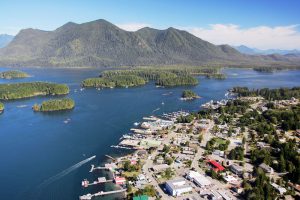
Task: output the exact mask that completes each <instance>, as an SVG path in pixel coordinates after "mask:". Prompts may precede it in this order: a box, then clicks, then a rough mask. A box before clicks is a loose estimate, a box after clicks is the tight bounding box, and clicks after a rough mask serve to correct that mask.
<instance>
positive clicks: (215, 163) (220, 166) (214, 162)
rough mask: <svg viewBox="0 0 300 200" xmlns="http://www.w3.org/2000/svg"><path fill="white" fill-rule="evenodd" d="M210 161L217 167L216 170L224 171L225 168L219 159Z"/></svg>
mask: <svg viewBox="0 0 300 200" xmlns="http://www.w3.org/2000/svg"><path fill="white" fill-rule="evenodd" d="M209 163H210V164H211V165H212V166H214V167H215V169H216V170H218V171H223V170H224V169H225V168H224V167H223V166H222V165H221V164H220V163H218V162H217V161H214V160H210V161H209Z"/></svg>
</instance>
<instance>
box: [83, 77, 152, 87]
mask: <svg viewBox="0 0 300 200" xmlns="http://www.w3.org/2000/svg"><path fill="white" fill-rule="evenodd" d="M145 84H146V81H145V80H144V79H143V78H141V77H139V76H136V75H115V76H112V77H97V78H88V79H85V80H84V81H83V82H82V85H83V86H84V87H100V88H114V87H134V86H140V85H145Z"/></svg>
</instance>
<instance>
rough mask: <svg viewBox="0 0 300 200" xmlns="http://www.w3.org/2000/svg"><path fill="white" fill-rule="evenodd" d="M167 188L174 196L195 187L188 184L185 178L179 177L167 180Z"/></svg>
mask: <svg viewBox="0 0 300 200" xmlns="http://www.w3.org/2000/svg"><path fill="white" fill-rule="evenodd" d="M166 190H167V192H168V193H169V194H170V195H172V196H180V195H182V194H184V193H187V192H191V191H192V190H193V188H192V187H191V186H190V185H188V184H187V182H186V180H185V179H184V178H177V179H174V180H170V181H167V182H166Z"/></svg>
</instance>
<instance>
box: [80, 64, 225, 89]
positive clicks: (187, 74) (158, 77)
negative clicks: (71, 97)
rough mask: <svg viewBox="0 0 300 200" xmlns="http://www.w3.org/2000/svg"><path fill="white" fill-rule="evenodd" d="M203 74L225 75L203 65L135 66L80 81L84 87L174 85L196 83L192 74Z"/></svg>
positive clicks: (218, 70) (222, 76)
mask: <svg viewBox="0 0 300 200" xmlns="http://www.w3.org/2000/svg"><path fill="white" fill-rule="evenodd" d="M198 75H203V76H209V77H211V78H217V79H223V78H225V75H223V74H221V73H220V69H219V68H203V67H182V68H180V67H161V68H160V67H135V68H126V69H121V70H107V71H104V72H102V74H101V75H100V77H98V78H88V79H85V80H84V81H83V82H82V85H83V86H84V87H110V88H113V87H132V86H139V85H144V84H146V83H147V82H148V81H154V82H155V84H156V85H157V86H162V87H174V86H183V85H197V84H198V79H196V78H195V77H194V76H198Z"/></svg>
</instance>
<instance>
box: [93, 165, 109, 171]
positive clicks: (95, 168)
mask: <svg viewBox="0 0 300 200" xmlns="http://www.w3.org/2000/svg"><path fill="white" fill-rule="evenodd" d="M91 166H92V167H91V169H90V172H93V171H95V170H98V169H106V170H109V168H108V167H95V165H91Z"/></svg>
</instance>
